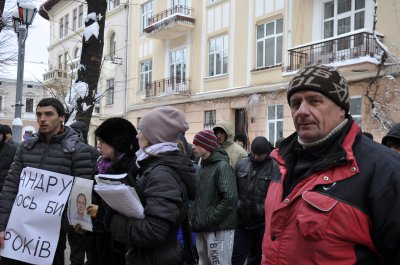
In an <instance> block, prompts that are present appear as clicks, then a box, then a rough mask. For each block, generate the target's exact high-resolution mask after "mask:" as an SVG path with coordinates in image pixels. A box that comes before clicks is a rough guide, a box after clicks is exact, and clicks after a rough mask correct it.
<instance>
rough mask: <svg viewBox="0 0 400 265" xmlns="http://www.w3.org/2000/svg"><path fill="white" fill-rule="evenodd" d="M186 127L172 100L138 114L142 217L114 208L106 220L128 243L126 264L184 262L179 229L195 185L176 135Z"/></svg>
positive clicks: (116, 236)
mask: <svg viewBox="0 0 400 265" xmlns="http://www.w3.org/2000/svg"><path fill="white" fill-rule="evenodd" d="M186 130H188V124H187V122H186V120H185V115H184V113H183V112H182V111H180V110H178V109H176V108H174V107H170V106H166V107H160V108H156V109H153V110H151V111H149V112H147V113H146V114H145V115H144V116H143V117H142V119H141V120H140V123H139V134H138V137H137V138H138V140H139V146H140V149H139V151H138V152H136V156H137V161H136V164H137V166H138V167H139V170H140V172H141V173H140V177H139V178H138V179H137V186H138V189H139V191H138V192H139V193H141V194H142V195H143V196H142V197H143V201H142V204H143V206H144V214H145V217H144V219H135V218H129V217H126V216H123V215H121V214H115V215H114V216H113V217H112V218H111V220H110V226H109V229H110V231H111V233H112V235H113V238H114V239H115V240H117V241H119V242H122V243H125V244H127V245H128V252H127V255H126V262H127V263H126V264H128V265H129V264H135V265H181V264H183V263H184V251H183V248H182V247H181V245H180V244H179V242H178V240H177V233H178V228H179V227H180V226H181V224H182V222H183V220H184V219H185V218H186V217H187V211H188V203H187V201H188V199H189V198H190V199H194V190H195V175H194V168H193V165H192V161H191V160H190V159H189V158H188V157H187V156H185V155H183V154H181V152H180V151H179V147H178V144H177V138H178V135H179V134H180V133H184V132H185V131H186Z"/></svg>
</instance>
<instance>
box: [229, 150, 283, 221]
mask: <svg viewBox="0 0 400 265" xmlns="http://www.w3.org/2000/svg"><path fill="white" fill-rule="evenodd" d="M277 173H279V168H278V164H277V163H276V161H275V160H273V159H271V158H270V157H269V156H268V157H267V158H266V159H265V160H263V161H261V162H258V161H254V160H253V156H252V154H249V157H248V158H246V159H242V160H239V161H238V163H237V164H236V177H237V187H238V196H239V201H238V207H237V211H238V228H241V229H252V228H258V227H261V226H264V224H265V216H264V202H265V197H266V196H267V190H268V186H269V183H270V182H271V176H272V175H275V174H277Z"/></svg>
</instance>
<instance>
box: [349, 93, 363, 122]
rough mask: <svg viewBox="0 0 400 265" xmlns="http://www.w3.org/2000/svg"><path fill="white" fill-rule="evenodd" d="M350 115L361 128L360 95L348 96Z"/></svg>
mask: <svg viewBox="0 0 400 265" xmlns="http://www.w3.org/2000/svg"><path fill="white" fill-rule="evenodd" d="M350 115H351V116H352V117H353V120H355V121H356V122H357V124H358V126H359V127H360V128H361V97H352V98H350Z"/></svg>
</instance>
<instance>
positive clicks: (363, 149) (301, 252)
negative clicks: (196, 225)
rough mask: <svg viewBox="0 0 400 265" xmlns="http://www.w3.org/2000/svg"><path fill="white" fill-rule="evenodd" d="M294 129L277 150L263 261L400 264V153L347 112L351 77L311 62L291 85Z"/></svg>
mask: <svg viewBox="0 0 400 265" xmlns="http://www.w3.org/2000/svg"><path fill="white" fill-rule="evenodd" d="M287 99H288V102H289V106H290V109H291V113H292V118H293V122H294V125H295V128H296V132H295V133H293V134H292V135H290V136H289V137H287V138H286V139H285V140H284V141H283V142H282V143H281V144H280V145H279V149H276V150H274V151H273V153H272V154H271V156H272V157H273V158H274V159H276V160H277V162H278V164H279V168H280V174H275V175H274V176H272V180H271V183H270V186H269V190H268V194H267V198H266V201H265V219H266V220H265V224H266V228H265V233H264V239H263V246H262V248H263V257H262V264H263V265H266V264H271V265H272V264H281V265H288V264H290V265H292V264H296V265H302V264H304V265H309V264H324V265H330V264H332V265H333V264H334V265H350V264H359V265H360V264H365V265H366V264H369V265H370V264H392V265H394V264H400V240H399V238H400V170H399V169H400V159H399V158H398V155H397V154H395V153H394V152H387V149H386V148H385V147H383V146H382V145H380V144H378V143H376V142H374V141H371V140H370V139H368V138H367V137H366V136H364V135H363V134H362V133H361V131H360V129H359V127H358V125H357V123H356V122H355V121H353V119H352V118H351V116H350V115H349V109H350V105H349V91H348V85H347V82H346V80H345V79H344V78H343V77H342V75H341V74H340V73H339V72H338V71H337V70H336V69H334V68H330V67H326V66H321V65H313V66H308V67H306V68H304V69H302V70H300V71H299V72H298V73H297V74H296V76H294V78H293V79H292V81H291V82H290V84H289V87H288V91H287Z"/></svg>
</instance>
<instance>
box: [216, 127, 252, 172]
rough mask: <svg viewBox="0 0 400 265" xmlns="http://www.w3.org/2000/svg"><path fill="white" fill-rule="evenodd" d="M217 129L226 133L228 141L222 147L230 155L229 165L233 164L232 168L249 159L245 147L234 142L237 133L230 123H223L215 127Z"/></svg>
mask: <svg viewBox="0 0 400 265" xmlns="http://www.w3.org/2000/svg"><path fill="white" fill-rule="evenodd" d="M216 128H221V129H223V130H224V131H225V132H226V135H227V137H226V140H225V141H224V142H223V143H222V144H221V147H222V148H223V149H224V150H225V152H226V153H227V154H228V156H229V159H230V160H229V163H230V164H231V166H232V168H235V167H236V163H237V161H239V160H240V159H242V158H246V157H247V152H246V150H244V148H243V147H241V146H240V145H238V144H237V143H235V142H234V140H233V138H234V137H235V136H234V133H235V132H234V129H233V125H232V123H231V122H230V121H221V122H219V123H217V124H216V125H215V126H214V128H213V130H215V129H216Z"/></svg>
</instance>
